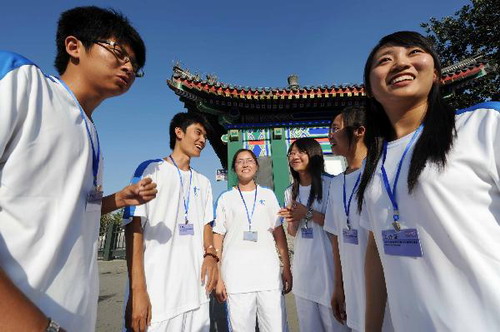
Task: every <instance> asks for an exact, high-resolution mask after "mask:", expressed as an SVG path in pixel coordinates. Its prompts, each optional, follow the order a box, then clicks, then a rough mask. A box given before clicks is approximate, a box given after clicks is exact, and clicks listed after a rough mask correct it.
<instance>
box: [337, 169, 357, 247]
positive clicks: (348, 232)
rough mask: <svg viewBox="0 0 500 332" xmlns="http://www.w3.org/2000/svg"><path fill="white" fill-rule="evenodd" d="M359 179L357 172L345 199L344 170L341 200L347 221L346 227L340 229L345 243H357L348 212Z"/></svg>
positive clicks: (355, 232)
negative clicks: (349, 192)
mask: <svg viewBox="0 0 500 332" xmlns="http://www.w3.org/2000/svg"><path fill="white" fill-rule="evenodd" d="M360 180H361V174H358V178H357V179H356V182H355V183H354V187H353V188H352V191H351V194H350V195H349V200H347V194H346V185H345V184H346V179H345V172H344V186H343V188H344V192H343V201H344V212H345V216H346V221H347V229H345V228H344V229H343V230H342V238H343V240H344V242H345V243H350V244H354V245H358V230H357V229H353V228H352V226H351V221H350V219H349V214H350V211H351V201H352V197H353V196H354V193H355V192H356V189H357V188H358V185H359V181H360Z"/></svg>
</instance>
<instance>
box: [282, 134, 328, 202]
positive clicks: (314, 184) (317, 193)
mask: <svg viewBox="0 0 500 332" xmlns="http://www.w3.org/2000/svg"><path fill="white" fill-rule="evenodd" d="M293 147H296V148H297V150H299V151H301V152H304V153H306V154H307V156H308V157H309V164H308V165H307V171H308V172H309V174H310V175H311V180H312V181H311V192H310V193H309V198H308V200H307V206H308V207H311V205H312V203H313V202H314V200H315V199H317V200H318V201H320V200H321V199H322V198H323V184H322V181H321V175H322V174H323V173H324V172H325V159H324V158H323V150H322V149H321V145H320V144H319V143H318V142H317V141H316V140H315V139H314V138H311V137H302V138H299V139H298V140H296V141H295V142H293V143H292V144H291V145H290V147H289V148H288V155H289V154H290V151H292V149H293ZM289 166H290V164H289ZM290 173H292V177H293V183H292V199H293V200H296V199H297V196H298V195H299V183H300V177H299V173H298V172H296V171H294V170H293V168H292V167H291V166H290Z"/></svg>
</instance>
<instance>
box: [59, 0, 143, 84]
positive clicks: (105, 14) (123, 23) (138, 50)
mask: <svg viewBox="0 0 500 332" xmlns="http://www.w3.org/2000/svg"><path fill="white" fill-rule="evenodd" d="M68 36H74V37H76V38H77V39H78V40H80V41H81V42H82V44H83V45H84V47H85V49H87V50H88V49H90V48H91V47H92V45H93V43H94V41H95V40H99V39H108V38H111V37H113V38H115V39H116V42H118V43H120V44H124V45H128V46H129V47H130V48H131V49H132V50H133V51H134V53H135V60H136V62H137V65H138V69H140V68H143V67H144V64H145V63H146V46H145V45H144V41H143V40H142V38H141V36H140V35H139V33H138V32H137V30H135V29H134V28H133V27H132V25H130V22H129V20H128V19H127V18H126V17H125V16H123V15H122V14H121V13H120V12H118V11H116V10H114V9H103V8H99V7H96V6H88V7H76V8H73V9H70V10H67V11H65V12H63V13H62V14H61V16H60V17H59V22H58V24H57V34H56V46H57V55H56V59H55V61H54V66H55V67H56V69H57V72H58V73H59V74H60V75H62V74H63V73H64V72H65V71H66V67H67V66H68V62H69V58H70V56H69V54H68V53H67V52H66V45H65V40H66V38H67V37H68Z"/></svg>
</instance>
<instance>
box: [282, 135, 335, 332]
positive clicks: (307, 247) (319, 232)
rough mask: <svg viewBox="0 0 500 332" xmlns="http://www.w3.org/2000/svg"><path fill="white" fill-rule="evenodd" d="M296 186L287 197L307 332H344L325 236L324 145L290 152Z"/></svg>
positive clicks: (311, 142) (295, 146)
mask: <svg viewBox="0 0 500 332" xmlns="http://www.w3.org/2000/svg"><path fill="white" fill-rule="evenodd" d="M288 163H289V165H290V172H291V173H292V176H293V183H292V185H291V186H290V187H288V188H287V189H286V191H285V206H286V207H285V208H283V209H281V211H280V215H281V216H283V217H284V218H285V220H286V222H287V224H288V226H287V230H288V234H290V235H291V236H293V237H295V241H294V257H293V264H292V273H293V279H294V286H293V294H294V295H295V303H296V305H297V316H298V320H299V327H300V330H301V331H334V330H335V331H338V330H343V327H342V325H341V324H340V323H338V322H337V321H335V319H334V318H333V313H332V309H331V304H330V299H331V294H332V292H333V282H334V281H333V271H334V270H333V254H332V246H331V244H330V240H329V239H328V235H327V234H326V233H325V231H324V230H323V222H324V219H325V214H324V213H325V211H326V204H327V202H328V189H329V188H330V182H331V177H330V176H328V175H326V174H325V173H324V166H325V161H324V159H323V151H322V150H321V146H320V145H319V143H318V142H317V141H316V140H315V139H313V138H309V137H305V138H299V139H298V140H296V141H295V142H293V143H292V144H291V145H290V148H289V149H288Z"/></svg>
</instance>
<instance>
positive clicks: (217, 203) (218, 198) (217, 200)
mask: <svg viewBox="0 0 500 332" xmlns="http://www.w3.org/2000/svg"><path fill="white" fill-rule="evenodd" d="M231 190H233V188H231V189H228V190H225V191H223V192H222V193H220V195H219V197H217V199H216V200H215V204H214V219H215V218H217V214H216V212H217V206H219V200H220V199H221V197H222V196H223V195H224V194H226V193H228V192H230V191H231ZM214 221H215V220H214Z"/></svg>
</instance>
